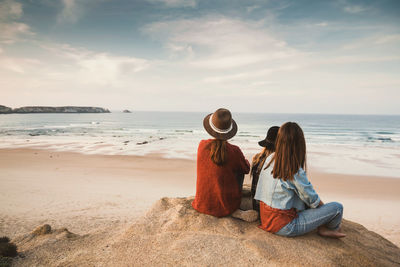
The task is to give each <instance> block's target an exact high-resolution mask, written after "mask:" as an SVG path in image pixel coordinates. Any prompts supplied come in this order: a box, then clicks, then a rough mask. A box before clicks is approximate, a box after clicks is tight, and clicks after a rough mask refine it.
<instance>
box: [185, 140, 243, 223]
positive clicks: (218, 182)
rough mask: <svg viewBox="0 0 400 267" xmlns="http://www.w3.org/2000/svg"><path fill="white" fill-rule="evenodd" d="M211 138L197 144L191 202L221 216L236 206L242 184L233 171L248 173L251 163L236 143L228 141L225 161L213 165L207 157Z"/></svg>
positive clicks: (201, 209)
mask: <svg viewBox="0 0 400 267" xmlns="http://www.w3.org/2000/svg"><path fill="white" fill-rule="evenodd" d="M212 140H213V139H209V140H202V141H201V142H200V144H199V148H198V151H197V184H196V197H195V199H194V201H193V203H192V206H193V208H194V209H196V210H197V211H199V212H201V213H205V214H209V215H213V216H216V217H223V216H227V215H229V214H231V213H233V212H234V211H235V210H237V209H238V208H239V206H240V202H241V199H242V188H239V185H238V182H237V178H236V175H237V174H247V173H249V171H250V164H249V162H248V161H247V160H246V159H245V157H244V156H243V153H242V151H241V150H240V148H239V147H237V146H235V145H231V144H229V143H227V144H226V150H227V151H226V152H227V153H226V157H227V161H226V162H225V164H224V165H222V166H218V165H216V164H215V163H214V162H212V160H211V157H210V145H211V141H212Z"/></svg>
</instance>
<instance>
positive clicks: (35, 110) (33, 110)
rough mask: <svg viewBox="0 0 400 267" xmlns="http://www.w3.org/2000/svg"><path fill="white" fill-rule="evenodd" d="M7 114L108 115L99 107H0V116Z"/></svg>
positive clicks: (106, 110) (105, 110) (107, 111)
mask: <svg viewBox="0 0 400 267" xmlns="http://www.w3.org/2000/svg"><path fill="white" fill-rule="evenodd" d="M9 113H110V111H109V110H108V109H105V108H99V107H77V106H65V107H46V106H27V107H20V108H14V109H11V108H9V107H6V106H0V114H9Z"/></svg>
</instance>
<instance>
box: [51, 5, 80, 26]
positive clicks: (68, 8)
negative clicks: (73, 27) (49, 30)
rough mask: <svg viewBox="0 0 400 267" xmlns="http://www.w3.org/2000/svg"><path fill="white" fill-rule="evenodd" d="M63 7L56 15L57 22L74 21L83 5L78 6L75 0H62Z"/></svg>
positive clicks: (78, 16) (76, 19)
mask: <svg viewBox="0 0 400 267" xmlns="http://www.w3.org/2000/svg"><path fill="white" fill-rule="evenodd" d="M62 4H63V9H62V11H61V13H60V14H59V15H58V17H57V21H58V22H59V23H63V22H69V23H75V22H77V21H78V19H79V18H80V17H81V16H82V14H83V7H81V6H78V4H77V0H62Z"/></svg>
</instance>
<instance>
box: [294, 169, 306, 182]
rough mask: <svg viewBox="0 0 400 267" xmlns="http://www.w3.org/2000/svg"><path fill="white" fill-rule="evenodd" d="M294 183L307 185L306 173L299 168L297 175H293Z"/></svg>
mask: <svg viewBox="0 0 400 267" xmlns="http://www.w3.org/2000/svg"><path fill="white" fill-rule="evenodd" d="M293 178H294V181H296V182H301V183H309V181H308V177H307V173H306V171H305V170H304V169H303V168H301V167H300V168H299V170H298V171H297V173H296V174H295V175H294V177H293Z"/></svg>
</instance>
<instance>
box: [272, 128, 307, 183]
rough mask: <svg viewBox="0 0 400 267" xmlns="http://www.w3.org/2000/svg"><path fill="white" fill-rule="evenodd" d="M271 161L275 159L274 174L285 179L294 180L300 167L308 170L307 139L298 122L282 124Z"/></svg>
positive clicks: (275, 176)
mask: <svg viewBox="0 0 400 267" xmlns="http://www.w3.org/2000/svg"><path fill="white" fill-rule="evenodd" d="M271 161H274V168H273V169H272V176H273V177H274V178H281V179H283V180H284V181H286V180H293V179H294V175H295V174H296V173H297V172H298V171H299V169H300V168H303V169H304V170H306V140H305V139H304V133H303V130H302V129H301V128H300V126H299V125H298V124H297V123H295V122H286V123H285V124H283V125H282V126H281V128H280V129H279V132H278V137H277V140H276V149H275V155H274V158H273V159H272V160H271ZM268 165H270V164H268Z"/></svg>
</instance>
